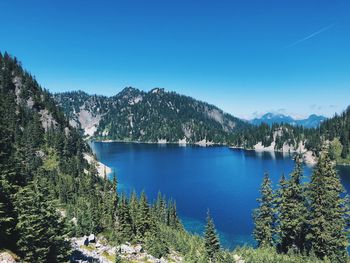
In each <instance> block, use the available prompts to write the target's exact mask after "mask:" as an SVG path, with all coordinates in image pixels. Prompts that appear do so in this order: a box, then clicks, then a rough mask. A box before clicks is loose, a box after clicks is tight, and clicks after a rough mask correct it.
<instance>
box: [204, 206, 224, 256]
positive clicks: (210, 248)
mask: <svg viewBox="0 0 350 263" xmlns="http://www.w3.org/2000/svg"><path fill="white" fill-rule="evenodd" d="M204 239H205V251H206V254H207V257H208V259H209V260H210V262H212V261H214V260H215V255H216V254H217V253H218V251H219V250H220V241H219V237H218V235H217V233H216V230H215V225H214V222H213V219H212V218H211V216H210V213H209V211H208V213H207V225H206V227H205V233H204Z"/></svg>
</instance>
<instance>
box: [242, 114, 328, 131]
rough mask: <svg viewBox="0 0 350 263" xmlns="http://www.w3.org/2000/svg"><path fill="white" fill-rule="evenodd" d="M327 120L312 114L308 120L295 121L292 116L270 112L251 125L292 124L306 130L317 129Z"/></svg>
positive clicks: (256, 119)
mask: <svg viewBox="0 0 350 263" xmlns="http://www.w3.org/2000/svg"><path fill="white" fill-rule="evenodd" d="M325 119H327V118H326V117H324V116H321V115H316V114H312V115H310V116H309V117H308V118H306V119H301V120H298V119H294V118H292V117H291V116H288V115H284V114H275V113H271V112H268V113H266V114H264V115H263V116H261V117H260V118H255V119H252V120H250V121H249V123H251V124H254V125H260V124H261V123H266V124H268V125H270V126H271V125H272V124H274V123H277V124H282V123H284V124H290V125H294V126H297V125H299V126H303V127H305V128H315V127H318V126H319V125H320V124H321V122H323V121H324V120H325Z"/></svg>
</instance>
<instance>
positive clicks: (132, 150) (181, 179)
mask: <svg viewBox="0 0 350 263" xmlns="http://www.w3.org/2000/svg"><path fill="white" fill-rule="evenodd" d="M91 147H92V149H93V151H94V153H95V154H96V156H97V158H98V160H100V161H101V162H102V163H104V164H105V165H107V166H109V167H111V168H112V170H113V172H115V173H116V175H117V177H118V182H119V184H118V191H119V192H126V193H130V192H131V191H132V190H133V189H135V190H136V191H137V193H140V192H141V191H143V190H144V191H145V192H146V194H147V196H148V198H149V200H150V201H152V200H154V199H156V197H157V193H158V191H161V192H162V193H163V194H165V195H166V196H167V197H168V198H173V199H175V200H176V203H177V209H178V213H179V215H180V217H181V220H182V222H183V223H184V225H185V228H186V229H187V230H188V231H190V232H193V233H197V234H200V235H201V234H202V233H203V231H204V226H205V218H206V213H207V210H208V209H210V213H211V215H212V216H213V218H214V222H215V225H216V228H217V229H218V232H219V234H220V238H221V243H222V245H223V246H224V247H226V248H234V247H236V246H242V245H244V244H248V245H254V240H253V238H252V231H253V221H252V212H253V209H254V208H256V207H257V202H256V198H258V197H259V187H260V184H261V182H262V178H263V174H264V172H266V171H267V172H269V174H270V176H271V179H272V182H273V184H274V185H276V184H277V183H278V181H279V178H280V176H281V174H282V173H284V174H285V175H288V174H289V173H290V172H291V171H292V170H293V166H294V163H293V160H292V156H291V155H289V154H283V153H278V152H276V153H271V152H255V151H245V150H241V149H230V148H228V147H223V146H212V147H200V146H186V147H183V146H179V145H174V144H162V145H158V144H142V143H120V142H108V143H106V142H91ZM311 171H312V168H311V167H310V166H305V167H304V175H305V179H304V180H308V178H309V177H310V174H311ZM339 173H340V176H341V179H342V182H343V184H344V186H345V188H346V189H347V191H348V192H349V190H350V167H349V166H341V167H339ZM110 176H112V174H110Z"/></svg>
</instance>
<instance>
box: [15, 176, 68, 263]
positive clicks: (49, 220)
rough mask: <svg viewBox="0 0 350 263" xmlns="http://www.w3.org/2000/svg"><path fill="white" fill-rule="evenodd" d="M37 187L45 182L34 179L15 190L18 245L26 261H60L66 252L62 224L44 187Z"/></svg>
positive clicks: (66, 254) (64, 233) (63, 258)
mask: <svg viewBox="0 0 350 263" xmlns="http://www.w3.org/2000/svg"><path fill="white" fill-rule="evenodd" d="M39 187H41V188H42V187H44V188H45V185H44V184H42V183H40V182H38V181H35V182H34V183H30V184H29V185H28V186H25V187H23V188H22V189H20V190H19V192H18V193H17V194H16V211H17V213H18V223H17V226H16V228H17V230H18V231H19V233H20V234H21V235H20V238H19V240H18V242H17V243H18V249H19V251H20V253H21V255H22V256H23V260H25V261H28V262H62V261H64V260H67V257H68V255H69V254H68V253H69V243H68V241H66V232H65V226H64V223H63V222H62V220H61V219H60V216H59V214H58V212H57V210H56V207H55V206H54V204H53V202H52V201H50V200H49V199H48V197H47V191H46V193H43V189H40V191H39Z"/></svg>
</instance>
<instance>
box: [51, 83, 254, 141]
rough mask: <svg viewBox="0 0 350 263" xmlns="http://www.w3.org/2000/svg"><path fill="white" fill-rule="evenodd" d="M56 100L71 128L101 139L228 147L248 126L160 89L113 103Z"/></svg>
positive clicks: (131, 93) (72, 96)
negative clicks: (234, 134)
mask: <svg viewBox="0 0 350 263" xmlns="http://www.w3.org/2000/svg"><path fill="white" fill-rule="evenodd" d="M54 98H55V100H56V101H57V104H58V105H59V106H61V107H62V108H63V110H64V112H65V113H66V114H67V116H69V118H70V120H71V124H72V125H75V126H76V127H79V128H83V129H84V133H85V134H86V135H91V136H93V137H94V138H99V139H113V140H130V141H143V142H158V141H163V142H165V141H166V142H179V141H182V142H187V143H195V142H199V141H202V140H206V141H211V142H215V143H224V142H227V141H228V138H229V136H230V134H232V133H233V132H237V131H240V130H242V129H243V128H245V127H247V126H249V124H247V123H245V122H244V121H242V120H240V119H238V118H235V117H233V116H231V115H229V114H226V113H224V112H223V111H222V110H220V109H219V108H217V107H215V106H213V105H210V104H207V103H205V102H201V101H197V100H195V99H193V98H191V97H187V96H183V95H179V94H177V93H175V92H166V91H164V89H159V88H155V89H153V90H151V91H149V92H144V91H140V90H138V89H134V88H125V89H124V90H122V91H121V92H120V93H118V94H117V95H115V96H113V97H104V96H97V95H88V94H86V93H84V92H81V91H78V92H67V93H60V94H55V95H54Z"/></svg>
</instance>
